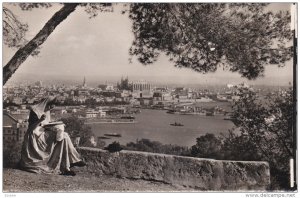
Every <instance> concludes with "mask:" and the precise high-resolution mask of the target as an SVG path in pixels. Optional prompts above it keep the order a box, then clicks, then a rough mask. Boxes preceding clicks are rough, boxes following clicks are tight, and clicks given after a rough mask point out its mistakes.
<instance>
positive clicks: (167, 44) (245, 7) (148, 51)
mask: <svg viewBox="0 0 300 198" xmlns="http://www.w3.org/2000/svg"><path fill="white" fill-rule="evenodd" d="M17 5H19V6H20V7H21V8H22V9H24V10H30V9H33V8H38V7H49V6H51V4H46V3H19V4H17ZM77 6H85V7H86V9H85V10H86V12H87V13H89V14H90V15H91V17H95V16H97V14H98V12H99V11H103V10H106V8H107V6H111V4H105V3H83V4H78V3H66V4H64V6H63V7H62V8H61V10H59V11H58V12H56V13H55V14H54V15H53V16H52V17H51V19H50V20H49V21H48V22H47V23H46V24H45V26H44V27H43V28H42V30H41V31H40V32H39V33H38V34H37V35H36V36H35V37H34V38H33V39H32V40H31V41H29V42H28V43H27V44H26V45H25V46H23V47H21V48H20V49H19V50H18V51H17V52H16V54H15V55H14V56H13V57H12V59H11V60H10V61H9V62H8V63H7V64H6V65H5V66H4V68H3V84H5V83H6V82H7V80H8V79H9V78H10V77H11V76H12V74H13V73H14V72H15V71H16V70H17V69H18V68H19V66H20V65H21V64H22V63H23V62H24V61H25V60H26V58H27V57H28V56H29V55H30V54H32V53H33V52H34V51H35V50H36V49H37V48H38V47H39V46H40V45H42V44H43V43H44V42H45V41H46V39H47V38H48V36H49V35H50V34H51V33H52V32H53V31H54V29H55V28H56V27H57V26H58V25H59V24H60V23H61V22H62V21H64V20H65V19H66V18H67V17H68V16H69V15H70V14H71V13H72V12H73V11H74V10H75V9H76V7H77ZM266 6H267V4H258V3H256V4H253V3H252V4H237V3H234V4H224V3H218V4H211V3H198V4H191V3H190V4H188V3H172V4H171V3H169V4H167V3H151V4H150V3H136V4H134V3H133V4H130V7H129V17H130V18H131V20H132V21H133V29H132V31H133V33H134V36H135V40H134V42H133V44H132V47H131V49H130V54H131V55H133V56H137V57H138V60H139V61H140V62H142V63H144V64H150V63H153V62H154V61H156V60H157V58H158V56H159V54H160V53H165V54H166V55H168V56H169V58H170V60H171V61H173V62H174V63H175V66H176V67H187V68H192V69H193V70H195V71H198V72H202V73H207V72H213V71H216V69H217V67H218V66H220V65H223V67H228V68H229V70H230V71H232V72H239V73H240V74H241V75H242V76H243V77H246V78H248V79H254V78H256V77H258V76H261V75H263V72H264V66H265V65H266V64H268V63H272V64H279V65H282V64H283V63H284V62H285V61H287V60H289V59H290V58H291V56H292V51H291V49H290V47H289V46H287V43H288V41H290V40H291V38H292V33H291V31H289V21H290V14H289V13H288V12H278V13H273V12H266V11H265V9H264V8H265V7H266ZM4 10H6V11H5V12H4V11H3V12H4V14H6V13H9V12H7V9H6V8H4ZM5 19H6V18H5V17H4V26H3V27H4V31H3V32H4V34H3V35H4V37H7V36H8V35H11V34H13V35H14V34H15V36H12V37H11V38H14V39H15V40H14V39H6V38H4V40H5V42H4V43H5V44H8V46H10V47H12V46H15V47H18V46H19V45H20V43H22V42H21V41H22V40H23V37H24V32H26V28H27V27H26V25H22V24H21V23H19V25H17V28H9V26H8V25H6V22H7V21H5ZM11 27H14V26H11ZM9 40H10V41H9ZM6 41H7V42H6ZM274 45H275V47H274ZM276 45H277V46H276Z"/></svg>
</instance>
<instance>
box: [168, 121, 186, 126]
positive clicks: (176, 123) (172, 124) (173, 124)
mask: <svg viewBox="0 0 300 198" xmlns="http://www.w3.org/2000/svg"><path fill="white" fill-rule="evenodd" d="M170 125H171V126H184V125H183V124H181V123H179V122H174V123H171V124H170Z"/></svg>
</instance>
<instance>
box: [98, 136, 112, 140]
mask: <svg viewBox="0 0 300 198" xmlns="http://www.w3.org/2000/svg"><path fill="white" fill-rule="evenodd" d="M98 138H99V139H105V140H106V139H110V137H105V136H101V137H98Z"/></svg>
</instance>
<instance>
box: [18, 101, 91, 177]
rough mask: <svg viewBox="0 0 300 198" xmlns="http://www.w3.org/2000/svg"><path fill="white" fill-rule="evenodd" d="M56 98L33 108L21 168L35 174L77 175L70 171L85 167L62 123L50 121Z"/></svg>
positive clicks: (24, 142) (25, 136) (25, 137)
mask: <svg viewBox="0 0 300 198" xmlns="http://www.w3.org/2000/svg"><path fill="white" fill-rule="evenodd" d="M53 101H54V98H51V97H49V98H46V99H44V100H42V101H41V102H40V103H38V104H36V105H34V106H32V108H31V111H30V114H29V119H28V129H27V132H26V133H25V135H24V141H23V145H22V151H21V160H20V163H19V165H20V168H21V169H22V170H25V171H29V172H34V173H49V174H51V173H52V174H62V175H71V176H75V175H76V173H75V172H74V171H72V170H71V169H70V168H71V167H73V166H85V165H86V164H85V162H83V161H82V160H81V157H80V155H79V153H78V152H77V151H76V149H75V147H74V146H73V143H72V141H71V139H70V137H69V135H68V133H66V132H65V131H64V130H65V125H64V123H63V122H51V118H50V111H51V109H53V108H54V103H53Z"/></svg>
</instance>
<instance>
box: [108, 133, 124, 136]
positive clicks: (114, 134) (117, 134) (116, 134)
mask: <svg viewBox="0 0 300 198" xmlns="http://www.w3.org/2000/svg"><path fill="white" fill-rule="evenodd" d="M104 135H105V136H111V137H122V135H121V134H119V133H105V134H104Z"/></svg>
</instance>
